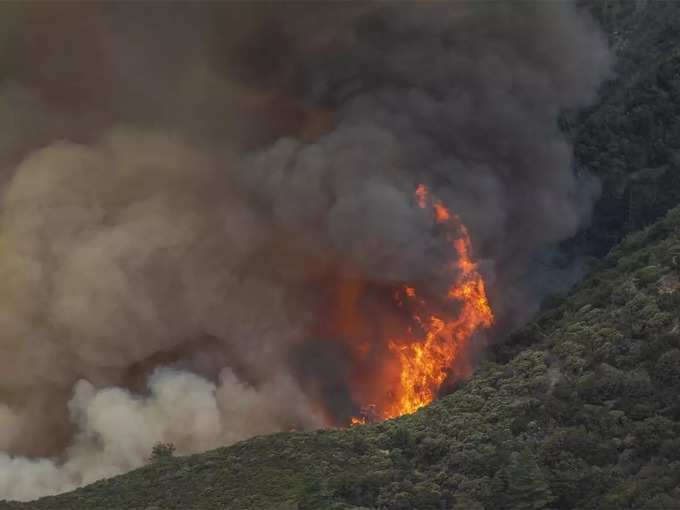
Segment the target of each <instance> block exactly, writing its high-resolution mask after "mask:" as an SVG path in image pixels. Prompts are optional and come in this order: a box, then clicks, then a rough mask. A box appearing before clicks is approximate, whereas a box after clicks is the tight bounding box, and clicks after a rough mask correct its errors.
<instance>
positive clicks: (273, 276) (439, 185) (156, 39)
mask: <svg viewBox="0 0 680 510" xmlns="http://www.w3.org/2000/svg"><path fill="white" fill-rule="evenodd" d="M2 10H3V12H2V15H1V16H0V20H1V21H0V32H1V33H2V34H3V37H2V42H1V43H0V59H1V61H2V66H0V101H1V105H0V128H1V129H2V132H3V138H2V140H0V276H1V278H0V281H2V285H0V351H2V356H0V450H1V451H3V452H5V453H2V454H0V498H8V499H31V498H34V497H37V496H40V495H44V494H49V493H54V492H59V491H63V490H67V489H69V488H72V487H75V486H77V485H80V484H83V483H87V482H90V481H93V480H96V479H98V478H101V477H104V476H111V475H114V474H117V473H120V472H124V471H126V470H129V469H132V468H134V467H137V466H140V465H142V464H143V463H144V462H145V461H146V458H147V457H148V455H149V453H150V451H151V447H152V446H153V444H154V443H156V442H157V441H172V442H174V443H175V445H176V446H177V447H178V450H179V452H180V453H188V452H194V451H200V450H204V449H207V448H211V447H215V446H218V445H223V444H228V443H230V442H234V441H237V440H240V439H243V438H246V437H249V436H252V435H254V434H259V433H266V432H271V431H276V430H287V429H290V428H314V427H318V426H321V425H324V424H328V423H329V422H330V423H332V422H333V421H336V420H342V419H347V417H348V416H349V415H350V414H351V413H352V412H353V411H356V407H357V406H358V405H360V404H361V403H362V402H358V401H357V400H356V398H355V397H356V395H355V393H354V391H355V389H356V388H355V386H356V384H357V381H359V382H361V381H364V380H365V378H366V375H367V374H366V373H365V370H366V369H367V368H371V367H378V366H379V365H378V364H377V360H379V358H380V356H381V354H384V352H385V340H386V338H388V337H389V334H391V333H392V332H394V331H395V330H398V328H399V327H400V324H401V323H400V318H399V315H398V313H396V312H395V311H394V310H393V306H392V303H391V299H390V296H391V295H392V291H393V289H394V288H395V287H396V286H398V285H399V284H401V283H403V282H417V283H419V284H420V285H421V286H426V287H427V288H428V289H430V290H431V291H432V292H433V293H435V292H436V291H437V290H438V285H441V274H442V270H443V268H444V266H445V263H446V262H447V257H449V256H450V252H449V250H448V249H447V246H446V243H445V240H444V239H443V236H442V235H441V233H440V232H438V230H437V228H435V226H434V225H433V222H432V218H430V217H429V215H428V214H427V213H426V212H424V211H422V210H420V209H419V208H418V207H416V206H415V204H414V203H413V198H412V194H413V190H414V189H415V186H416V185H417V184H418V183H425V184H427V185H428V186H429V187H430V188H431V190H432V192H433V194H435V195H436V196H438V197H439V198H441V199H442V200H443V201H444V202H445V203H446V204H447V206H449V207H450V208H451V209H452V210H454V211H456V212H457V213H458V214H459V215H460V217H461V219H462V221H463V222H464V223H465V224H466V225H467V226H468V228H469V230H470V232H471V236H472V239H473V243H474V247H475V250H476V253H475V254H476V256H477V257H478V258H480V259H483V260H482V267H483V269H484V271H485V275H486V277H487V280H488V282H489V283H490V285H491V290H492V293H493V294H492V297H493V303H492V304H493V305H494V308H495V311H496V313H497V315H498V316H499V319H500V320H501V322H503V321H506V322H507V323H511V322H512V320H511V319H510V318H516V317H518V316H520V315H526V314H527V313H528V311H529V310H530V309H531V299H532V298H531V295H530V294H529V293H527V290H526V289H524V288H523V287H522V284H521V282H522V279H523V277H524V276H525V274H526V271H527V264H528V263H529V261H530V260H531V258H532V257H533V256H534V255H535V254H536V253H537V252H539V251H540V250H541V249H543V248H544V247H546V246H549V245H551V244H554V243H556V242H559V241H561V240H563V239H565V238H567V237H568V236H570V235H572V234H573V233H575V232H576V230H577V229H578V228H579V226H580V225H582V224H583V222H584V221H587V217H588V215H589V207H590V205H591V203H592V200H593V197H594V195H595V193H596V188H595V187H594V186H592V185H589V184H588V182H587V181H583V182H581V181H579V180H578V179H577V178H576V177H575V175H574V173H573V170H572V160H571V150H570V147H569V145H568V144H567V142H566V141H565V139H564V138H563V136H562V135H561V134H560V132H559V130H558V128H557V115H558V113H559V111H560V110H561V109H564V108H576V107H579V106H582V105H585V104H587V103H588V102H589V101H591V100H592V99H593V97H594V94H595V91H596V88H597V85H598V83H600V81H601V80H602V79H603V77H604V76H605V75H606V73H607V72H608V63H609V62H608V54H607V50H606V46H605V43H604V39H603V38H602V37H601V35H600V33H599V32H598V30H597V29H596V27H595V26H594V24H593V22H592V21H591V20H590V19H589V18H588V17H587V16H586V15H585V14H584V13H582V12H579V11H577V10H576V9H575V8H574V7H573V6H572V5H571V4H565V3H547V2H546V3H524V2H521V3H517V4H514V3H505V4H499V3H476V2H475V3H460V2H456V3H436V4H426V5H416V4H413V5H410V4H398V5H384V4H383V5H376V4H365V5H364V4H353V5H352V6H348V5H347V4H342V6H330V5H313V6H312V5H310V4H291V5H282V4H280V3H275V4H265V3H253V4H252V5H251V4H245V3H244V4H229V5H209V4H203V5H198V4H182V5H180V4H177V5H175V4H173V5H166V4H139V5H133V4H122V5H85V4H73V5H71V6H68V7H65V6H63V5H59V6H54V7H52V6H50V5H47V4H40V5H33V6H30V5H29V6H22V5H7V6H3V7H2ZM518 296H519V298H518ZM518 302H521V303H522V304H521V305H518V304H517V303H518ZM357 308H359V311H357ZM368 319H370V320H368ZM356 338H361V339H365V338H371V339H375V340H374V341H373V340H372V341H373V345H372V346H371V347H370V349H369V351H368V352H369V355H368V358H367V359H364V360H362V361H361V363H358V362H357V360H356V359H355V358H354V357H353V354H352V352H351V350H349V349H348V348H347V344H348V342H351V341H352V339H356ZM365 391H366V393H367V394H368V395H370V393H371V392H372V391H378V388H375V387H372V386H371V385H370V384H369V383H366V386H365Z"/></svg>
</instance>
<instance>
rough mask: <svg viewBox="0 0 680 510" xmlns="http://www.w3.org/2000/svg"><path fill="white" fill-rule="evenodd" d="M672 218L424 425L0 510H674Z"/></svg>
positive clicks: (677, 371)
mask: <svg viewBox="0 0 680 510" xmlns="http://www.w3.org/2000/svg"><path fill="white" fill-rule="evenodd" d="M679 312H680V209H674V210H673V211H672V212H671V213H670V214H669V215H668V217H667V218H665V219H664V220H662V221H660V222H659V223H657V224H655V225H654V226H653V227H651V228H648V229H646V230H645V231H643V232H640V233H637V234H635V235H632V236H630V237H629V238H628V239H626V241H625V242H624V243H622V244H621V245H620V246H618V247H617V248H616V249H615V250H613V251H612V252H611V253H610V254H609V255H608V256H607V257H606V258H605V259H604V260H603V261H602V262H601V267H600V268H599V269H598V270H596V271H595V272H594V273H593V274H592V275H591V276H590V277H589V278H588V279H587V280H586V281H584V282H583V283H582V284H581V285H580V286H579V287H578V289H576V290H575V291H574V292H573V294H572V295H571V296H570V297H569V298H568V299H565V300H564V302H563V303H562V304H560V305H559V306H557V307H555V308H553V309H551V310H550V311H548V312H546V313H544V314H543V315H542V316H541V317H539V318H538V319H537V320H536V321H535V322H533V323H531V324H530V325H528V326H527V327H525V328H524V329H523V330H522V331H520V332H518V333H516V334H515V335H514V336H513V338H512V342H510V343H509V344H506V345H505V347H504V349H503V353H501V354H500V355H499V359H497V360H496V361H488V362H486V363H484V364H483V365H482V366H481V367H480V369H479V371H478V372H477V374H476V375H475V376H474V377H473V378H472V379H470V380H469V381H468V382H467V383H466V384H464V385H463V386H462V387H460V388H458V390H457V391H455V392H454V393H453V394H451V395H449V396H447V397H445V398H442V399H441V400H439V401H437V402H435V403H434V404H432V405H430V406H429V407H427V408H425V409H423V410H421V411H420V412H418V413H416V414H414V415H411V416H405V417H402V418H399V419H396V420H392V421H389V422H384V423H380V424H376V425H370V426H361V427H354V428H351V429H349V430H320V431H318V432H316V433H287V434H278V435H273V436H267V437H260V438H255V439H253V440H250V441H245V442H243V443H239V444H237V445H234V446H232V447H229V448H223V449H219V450H214V451H212V452H208V453H205V454H202V455H195V456H191V457H186V458H175V459H167V460H161V461H159V462H156V463H154V464H152V465H151V466H148V467H145V468H143V469H140V470H137V471H134V472H132V473H129V474H127V475H123V476H120V477H116V478H113V479H111V480H105V481H101V482H98V483H96V484H93V485H90V486H88V487H85V488H83V489H79V490H77V491H75V492H72V493H69V494H65V495H62V496H56V497H49V498H44V499H42V500H39V501H37V502H31V503H26V504H10V503H8V504H5V505H4V506H2V507H0V508H6V509H15V508H16V509H21V508H31V509H35V510H43V509H44V510H47V509H55V510H56V509H59V510H66V509H69V510H80V509H83V510H95V509H99V508H101V509H112V510H113V509H120V510H123V509H125V510H129V509H149V510H150V509H182V510H190V509H194V508H196V509H211V510H218V509H235V510H236V509H244V508H253V509H255V508H257V509H260V508H261V509H272V508H298V509H323V508H386V509H403V510H406V509H413V508H417V509H419V510H427V509H432V510H438V509H441V508H462V509H463V508H464V509H473V508H477V509H482V508H513V509H515V508H518V509H520V508H527V509H528V508H532V509H540V508H558V509H570V508H593V509H612V510H619V509H622V508H634V509H649V510H657V509H674V508H680V503H679V502H680V485H679V484H680V322H678V316H679Z"/></svg>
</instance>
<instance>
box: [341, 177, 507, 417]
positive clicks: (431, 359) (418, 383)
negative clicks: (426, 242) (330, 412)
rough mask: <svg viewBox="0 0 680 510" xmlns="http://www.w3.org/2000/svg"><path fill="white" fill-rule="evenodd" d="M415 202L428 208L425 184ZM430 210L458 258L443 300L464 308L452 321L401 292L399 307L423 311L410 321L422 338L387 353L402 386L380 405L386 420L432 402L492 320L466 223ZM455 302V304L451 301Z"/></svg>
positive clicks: (407, 289) (412, 293) (397, 343)
mask: <svg viewBox="0 0 680 510" xmlns="http://www.w3.org/2000/svg"><path fill="white" fill-rule="evenodd" d="M415 199H416V202H417V204H418V206H419V207H420V208H422V209H425V208H427V207H428V189H427V187H426V186H425V185H423V184H421V185H419V186H418V187H417V188H416V192H415ZM432 209H433V211H434V217H435V221H436V223H437V224H441V225H443V226H445V227H446V231H447V238H448V240H449V242H450V244H451V246H452V248H453V250H454V251H455V259H454V261H453V262H452V263H451V266H450V267H449V271H450V275H451V278H452V282H451V284H450V285H449V287H448V291H447V294H446V296H445V300H446V301H451V302H455V303H456V304H459V306H460V310H459V311H458V312H457V313H456V314H455V316H453V317H441V316H439V315H441V314H439V315H437V314H435V313H432V312H430V311H428V304H427V302H426V300H425V299H423V298H422V297H421V296H420V294H418V297H416V289H415V288H414V287H411V286H406V285H404V286H403V287H402V292H401V293H400V292H398V293H397V296H396V299H397V302H398V304H400V305H401V304H403V301H402V299H403V300H405V301H410V302H411V303H413V304H414V305H415V306H416V308H417V309H418V310H420V311H421V312H420V313H415V314H414V315H413V317H412V319H413V321H414V327H409V328H408V330H409V331H418V330H420V331H422V332H423V334H422V335H423V336H422V338H420V339H416V340H414V339H413V338H410V339H393V340H390V341H389V344H388V345H389V349H390V351H391V352H393V353H394V354H395V355H396V356H397V358H398V363H399V370H400V372H399V382H398V387H397V388H396V389H395V390H394V391H392V392H390V394H389V396H388V402H386V403H384V404H383V405H381V410H382V413H381V415H382V418H384V419H388V418H393V417H396V416H400V415H402V414H410V413H413V412H415V411H417V410H418V409H420V408H421V407H423V406H425V405H427V404H429V403H430V402H431V401H432V400H433V399H434V398H435V396H436V394H437V391H438V390H439V388H440V387H441V385H442V384H443V383H444V381H445V380H446V378H447V377H448V376H449V375H450V373H451V370H452V367H453V365H454V362H456V361H457V360H460V358H461V357H462V355H464V354H465V353H466V352H467V349H468V347H469V342H470V339H471V337H472V335H473V334H474V333H475V332H476V331H478V330H479V329H482V328H488V327H489V326H491V324H492V323H493V320H494V317H493V312H492V311H491V307H490V306H489V302H488V300H487V296H486V288H485V285H484V280H483V279H482V276H481V275H480V274H479V272H478V271H477V263H476V262H474V261H473V260H472V258H471V255H470V252H471V242H470V236H469V234H468V231H467V229H466V228H465V225H463V224H462V223H461V221H460V219H459V218H458V216H457V215H455V214H453V213H451V212H450V211H449V210H448V209H447V208H446V207H445V206H444V204H443V203H442V202H441V201H439V200H437V201H435V202H434V203H433V205H432ZM452 304H453V303H452ZM366 421H367V420H366V418H365V416H362V417H360V418H353V419H352V424H359V423H366Z"/></svg>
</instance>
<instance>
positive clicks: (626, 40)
mask: <svg viewBox="0 0 680 510" xmlns="http://www.w3.org/2000/svg"><path fill="white" fill-rule="evenodd" d="M588 3H589V4H590V6H591V9H592V11H593V13H594V15H595V17H596V18H597V19H598V20H599V22H600V23H601V24H602V26H603V27H604V28H605V29H606V31H607V34H608V37H609V42H610V45H611V46H612V48H613V49H614V50H615V52H616V56H617V60H616V65H615V75H614V76H613V77H612V79H611V80H610V81H609V82H607V83H606V84H605V85H604V86H603V87H602V90H601V93H600V100H599V101H598V102H597V103H596V104H595V105H594V106H593V107H591V108H589V109H587V110H585V111H582V112H578V113H574V112H571V114H568V115H565V116H564V119H563V129H564V130H565V131H566V132H567V133H569V134H570V136H571V138H572V140H573V143H574V150H575V156H576V162H577V167H578V169H579V171H587V172H589V173H592V174H594V175H596V176H598V178H599V179H600V180H601V184H602V195H601V198H600V200H599V202H598V204H597V206H596V209H595V213H594V215H593V222H592V226H591V228H589V229H587V230H586V231H585V232H583V233H582V234H581V235H580V236H579V241H581V242H582V243H584V244H585V246H586V249H587V251H589V252H590V253H591V254H593V255H596V256H602V255H604V254H605V253H606V252H607V251H608V250H609V248H611V246H612V243H614V242H616V241H618V240H620V239H621V238H622V236H624V235H625V234H626V233H629V232H632V231H634V230H636V229H638V228H641V227H643V226H645V225H648V224H649V223H651V222H652V221H654V220H656V219H657V218H659V217H661V216H663V215H664V214H665V213H666V211H668V210H669V209H670V208H671V207H673V206H675V205H676V204H677V203H678V202H680V50H679V49H678V42H679V41H680V3H678V2H674V1H668V2H663V1H660V2H649V1H645V0H643V1H640V0H596V1H592V2H588Z"/></svg>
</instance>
